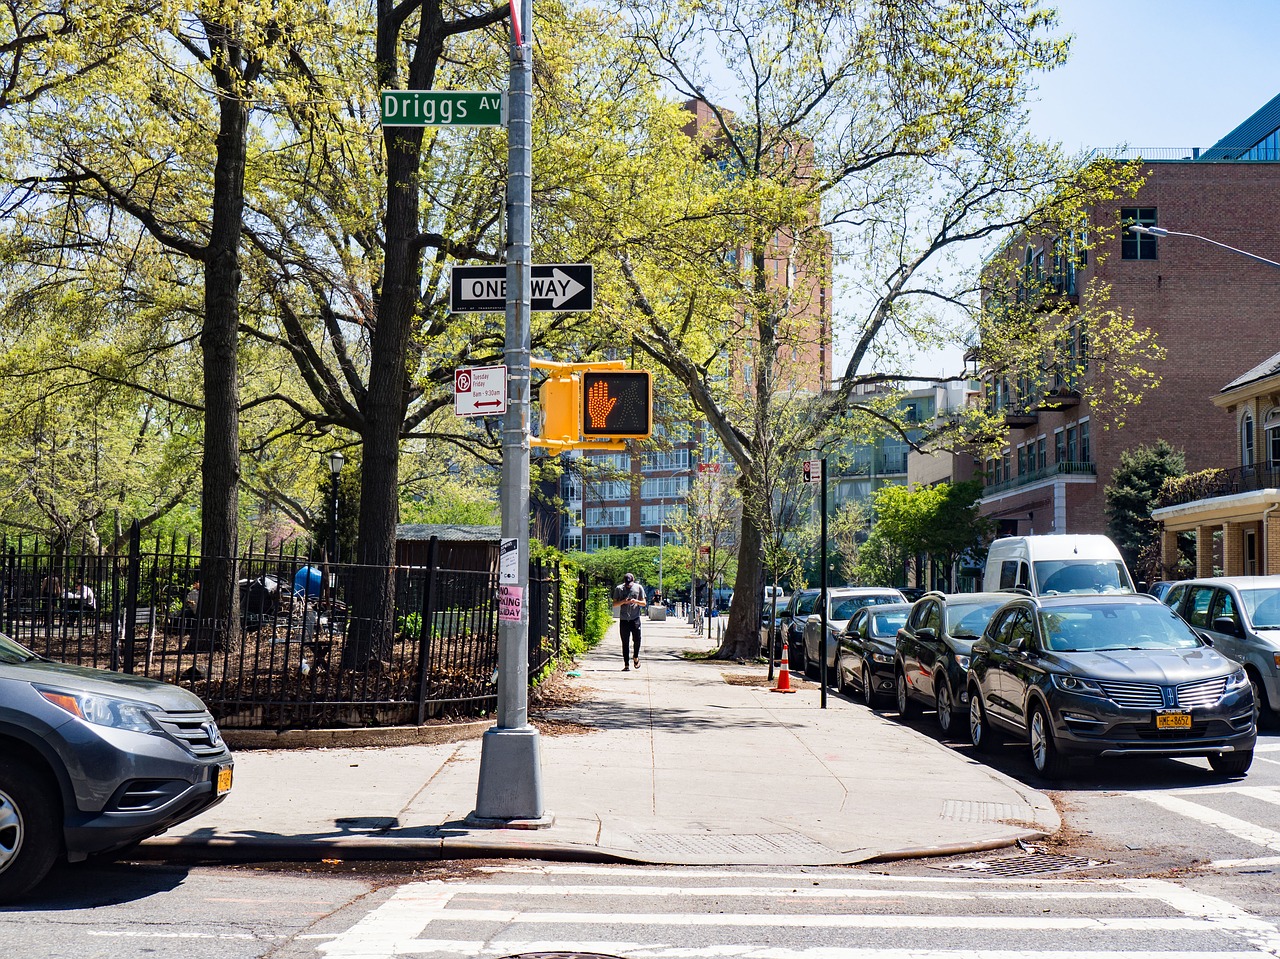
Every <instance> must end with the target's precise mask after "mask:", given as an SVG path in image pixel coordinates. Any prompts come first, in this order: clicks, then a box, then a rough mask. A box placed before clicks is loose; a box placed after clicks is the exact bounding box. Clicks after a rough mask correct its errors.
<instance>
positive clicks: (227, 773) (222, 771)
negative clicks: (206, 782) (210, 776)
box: [218, 766, 231, 796]
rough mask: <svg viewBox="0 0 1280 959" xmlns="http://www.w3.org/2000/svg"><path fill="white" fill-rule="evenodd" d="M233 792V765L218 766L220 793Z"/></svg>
mask: <svg viewBox="0 0 1280 959" xmlns="http://www.w3.org/2000/svg"><path fill="white" fill-rule="evenodd" d="M229 792H231V767H230V766H219V767H218V795H219V796H221V795H222V794H223V793H229Z"/></svg>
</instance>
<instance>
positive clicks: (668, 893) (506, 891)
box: [467, 880, 1117, 902]
mask: <svg viewBox="0 0 1280 959" xmlns="http://www.w3.org/2000/svg"><path fill="white" fill-rule="evenodd" d="M970 882H972V880H970ZM467 892H468V894H470V895H481V896H556V897H560V896H622V897H626V898H636V897H639V896H651V897H656V898H675V899H696V898H700V897H703V896H741V897H748V898H750V897H754V898H757V899H883V898H884V897H886V896H894V897H897V898H901V899H937V900H942V901H956V902H960V901H963V902H969V901H972V900H975V899H1014V900H1019V901H1022V900H1032V899H1047V900H1051V901H1053V902H1060V901H1062V900H1064V899H1080V900H1087V899H1105V900H1107V901H1114V900H1115V899H1116V898H1117V893H1116V891H1115V890H1107V891H1105V892H1099V891H1089V890H1080V891H1076V890H1064V889H1015V890H1009V889H983V888H981V887H978V888H971V889H968V890H965V891H959V890H948V891H942V890H932V889H885V888H883V887H878V888H874V889H861V888H851V887H847V886H774V887H768V886H603V885H601V886H553V885H545V886H538V885H523V884H522V885H516V884H498V883H493V884H489V883H486V884H484V885H471V886H468V887H467Z"/></svg>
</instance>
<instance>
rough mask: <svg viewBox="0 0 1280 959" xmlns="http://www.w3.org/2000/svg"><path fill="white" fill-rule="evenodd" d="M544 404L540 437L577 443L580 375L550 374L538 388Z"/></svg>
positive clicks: (539, 396)
mask: <svg viewBox="0 0 1280 959" xmlns="http://www.w3.org/2000/svg"><path fill="white" fill-rule="evenodd" d="M538 399H539V401H540V402H541V404H542V433H541V434H540V436H539V438H540V439H544V440H553V441H555V442H557V443H576V442H577V441H578V440H579V439H581V435H580V434H579V430H578V426H579V423H578V405H579V400H578V377H577V375H576V374H573V373H556V374H553V375H551V376H548V377H547V379H546V380H545V381H544V382H543V384H542V387H541V388H540V389H539V390H538Z"/></svg>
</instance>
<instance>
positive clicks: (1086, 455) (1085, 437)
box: [1080, 420, 1093, 463]
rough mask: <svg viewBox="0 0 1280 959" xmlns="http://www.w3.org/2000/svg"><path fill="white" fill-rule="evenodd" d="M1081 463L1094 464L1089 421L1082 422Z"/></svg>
mask: <svg viewBox="0 0 1280 959" xmlns="http://www.w3.org/2000/svg"><path fill="white" fill-rule="evenodd" d="M1080 462H1081V463H1092V462H1093V448H1092V445H1091V444H1090V442H1089V421H1088V420H1081V421H1080Z"/></svg>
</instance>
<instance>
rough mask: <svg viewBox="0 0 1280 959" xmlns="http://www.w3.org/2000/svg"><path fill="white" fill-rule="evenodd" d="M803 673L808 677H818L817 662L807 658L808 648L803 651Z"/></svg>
mask: <svg viewBox="0 0 1280 959" xmlns="http://www.w3.org/2000/svg"><path fill="white" fill-rule="evenodd" d="M804 674H805V675H806V676H808V677H809V678H810V679H817V678H818V664H817V663H815V662H814V661H813V660H812V659H810V658H809V650H808V649H805V651H804Z"/></svg>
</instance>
